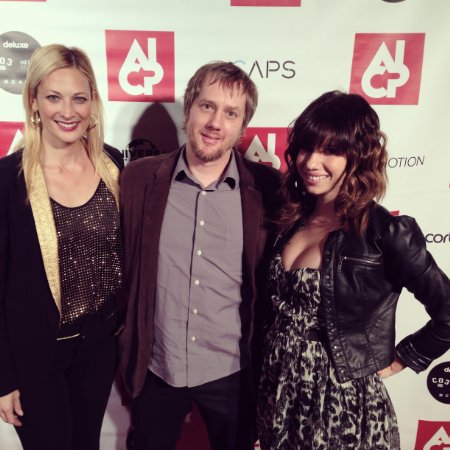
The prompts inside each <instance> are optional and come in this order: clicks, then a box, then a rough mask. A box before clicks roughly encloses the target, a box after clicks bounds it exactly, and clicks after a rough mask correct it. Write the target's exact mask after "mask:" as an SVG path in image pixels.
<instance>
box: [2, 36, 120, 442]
mask: <svg viewBox="0 0 450 450" xmlns="http://www.w3.org/2000/svg"><path fill="white" fill-rule="evenodd" d="M23 101H24V107H25V111H26V122H25V132H24V140H23V142H22V143H21V145H20V148H19V149H18V151H16V152H15V153H13V154H12V155H10V156H7V157H5V158H3V159H2V160H0V367H1V368H2V369H1V371H0V417H1V418H2V419H3V420H4V421H5V422H7V423H10V424H12V425H14V426H15V427H16V430H17V433H18V435H19V438H20V440H21V442H22V445H23V448H24V449H25V450H28V449H30V450H31V449H33V450H36V449H40V450H44V449H45V450H95V449H98V448H99V437H100V429H101V425H102V421H103V416H104V412H105V409H106V404H107V401H108V397H109V393H110V390H111V386H112V382H113V378H114V374H115V369H116V359H117V354H116V353H117V348H116V339H115V336H114V334H115V331H116V329H117V325H118V316H119V314H118V311H117V304H118V297H119V295H120V292H121V286H122V243H121V232H120V223H119V214H118V210H117V197H118V190H119V188H118V176H119V171H120V170H121V168H122V166H123V162H122V158H121V154H120V152H119V151H117V150H115V149H113V148H111V147H109V146H105V145H104V142H103V115H102V105H101V100H100V97H99V93H98V89H97V84H96V81H95V77H94V73H93V70H92V65H91V63H90V61H89V59H88V57H87V56H86V54H85V53H84V52H83V51H81V50H79V49H77V48H67V47H65V46H62V45H48V46H45V47H42V48H40V49H38V50H36V51H35V53H34V54H33V56H32V58H31V61H30V66H29V72H28V77H27V80H26V82H25V86H24V93H23Z"/></svg>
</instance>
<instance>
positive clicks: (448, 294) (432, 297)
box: [275, 204, 450, 382]
mask: <svg viewBox="0 0 450 450" xmlns="http://www.w3.org/2000/svg"><path fill="white" fill-rule="evenodd" d="M295 229H298V227H296V228H295ZM295 229H294V230H292V231H295ZM289 234H291V233H288V234H287V235H288V236H289ZM283 242H286V241H285V239H281V240H280V242H279V243H278V245H276V247H277V248H276V249H275V250H276V251H279V250H280V247H281V246H282V245H283ZM403 287H405V288H407V289H408V290H409V291H410V292H412V293H413V294H414V296H415V297H416V298H417V300H419V301H420V302H421V303H422V304H423V305H424V306H425V309H426V311H427V312H428V314H429V315H430V317H431V320H430V321H429V322H428V323H427V324H426V325H425V326H424V327H423V328H421V329H420V330H418V331H417V332H415V333H414V334H412V335H409V336H407V337H406V338H405V339H403V340H402V341H401V342H400V343H399V344H398V345H397V346H396V347H395V311H396V307H397V301H398V298H399V295H400V292H401V290H402V288H403ZM321 298H322V306H323V312H324V318H325V323H324V324H323V326H324V328H325V332H326V336H327V339H326V341H327V343H328V347H329V353H330V356H331V358H332V361H333V363H334V366H335V368H336V370H337V375H338V378H339V380H340V381H341V382H345V381H348V380H349V379H354V378H359V377H364V376H366V375H369V374H372V373H374V372H376V371H378V370H381V369H383V368H385V367H387V366H389V365H390V364H391V362H392V361H393V359H394V356H395V352H396V351H397V354H398V356H400V358H401V359H402V360H403V361H404V362H405V363H406V364H407V365H408V366H409V367H410V368H411V369H413V370H414V371H416V372H419V371H422V370H424V369H426V368H427V367H428V366H429V365H430V363H431V362H432V361H433V360H434V359H435V358H437V357H439V356H441V355H443V354H444V353H445V352H446V351H447V350H448V348H450V282H449V279H448V278H447V276H446V275H445V274H444V273H443V272H442V271H441V270H440V269H439V268H438V267H437V265H436V263H435V261H434V259H433V257H432V256H431V255H430V253H428V252H427V250H426V247H425V238H424V236H423V234H422V232H421V230H420V228H419V227H418V225H417V224H416V222H415V220H414V219H413V218H411V217H408V216H397V217H396V216H392V215H391V214H390V213H389V212H388V211H387V210H386V209H385V208H383V207H382V206H380V205H378V204H374V206H373V208H372V211H371V214H370V221H369V226H368V228H367V231H366V232H365V233H364V235H363V236H357V235H349V234H348V233H346V232H344V231H343V230H337V231H333V232H331V233H330V234H329V236H328V238H327V240H326V242H325V246H324V255H323V263H322V269H321Z"/></svg>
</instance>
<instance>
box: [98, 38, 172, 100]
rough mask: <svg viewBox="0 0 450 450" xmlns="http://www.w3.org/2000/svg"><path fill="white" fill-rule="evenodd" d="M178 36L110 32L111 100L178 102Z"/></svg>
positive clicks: (109, 97)
mask: <svg viewBox="0 0 450 450" xmlns="http://www.w3.org/2000/svg"><path fill="white" fill-rule="evenodd" d="M174 54H175V51H174V33H173V32H169V31H123V30H106V58H107V71H108V99H109V100H119V101H128V102H174V101H175V86H174V84H175V83H174V79H175V74H174V71H175V55H174Z"/></svg>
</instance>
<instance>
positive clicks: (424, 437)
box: [414, 420, 450, 450]
mask: <svg viewBox="0 0 450 450" xmlns="http://www.w3.org/2000/svg"><path fill="white" fill-rule="evenodd" d="M449 448H450V422H431V421H427V420H419V424H418V427H417V437H416V445H415V446H414V450H447V449H449Z"/></svg>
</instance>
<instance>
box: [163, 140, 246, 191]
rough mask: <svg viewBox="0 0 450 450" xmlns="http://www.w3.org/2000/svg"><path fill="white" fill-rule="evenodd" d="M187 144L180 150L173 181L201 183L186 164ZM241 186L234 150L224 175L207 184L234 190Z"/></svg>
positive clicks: (221, 188) (213, 187)
mask: <svg viewBox="0 0 450 450" xmlns="http://www.w3.org/2000/svg"><path fill="white" fill-rule="evenodd" d="M185 152H186V146H183V148H182V149H181V152H180V156H179V158H178V161H177V164H176V166H175V170H174V172H173V177H172V183H173V182H174V181H179V182H188V183H189V181H188V180H190V181H191V182H194V183H195V184H197V185H198V184H199V183H198V181H197V180H196V178H195V177H194V176H193V175H192V173H191V172H190V171H189V168H188V166H187V164H186V158H185ZM238 187H239V172H238V168H237V164H236V156H235V155H234V150H232V151H231V158H230V162H229V163H228V164H227V166H226V168H225V171H224V173H223V176H222V177H221V179H220V180H219V181H216V182H214V183H212V184H211V185H209V186H207V189H220V190H224V189H225V190H227V189H229V190H234V189H237V188H238Z"/></svg>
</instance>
